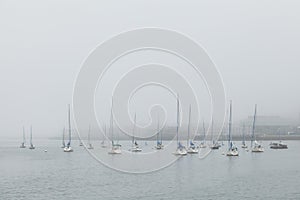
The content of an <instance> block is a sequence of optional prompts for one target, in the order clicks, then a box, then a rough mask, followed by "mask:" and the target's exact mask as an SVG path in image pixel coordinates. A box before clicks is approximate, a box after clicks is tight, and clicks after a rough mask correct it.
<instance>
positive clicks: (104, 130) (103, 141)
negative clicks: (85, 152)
mask: <svg viewBox="0 0 300 200" xmlns="http://www.w3.org/2000/svg"><path fill="white" fill-rule="evenodd" d="M105 137H106V124H104V135H103V139H102V142H104V140H105Z"/></svg>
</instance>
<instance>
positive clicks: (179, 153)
mask: <svg viewBox="0 0 300 200" xmlns="http://www.w3.org/2000/svg"><path fill="white" fill-rule="evenodd" d="M179 123H180V121H179V97H178V96H177V127H176V139H177V148H176V151H175V152H174V153H173V154H174V155H177V156H185V155H187V151H186V148H185V146H183V145H182V144H181V142H180V141H179V138H178V134H179Z"/></svg>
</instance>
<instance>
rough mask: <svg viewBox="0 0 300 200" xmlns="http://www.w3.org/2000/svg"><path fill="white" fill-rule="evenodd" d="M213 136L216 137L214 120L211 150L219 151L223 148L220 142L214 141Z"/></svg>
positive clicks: (212, 123)
mask: <svg viewBox="0 0 300 200" xmlns="http://www.w3.org/2000/svg"><path fill="white" fill-rule="evenodd" d="M213 136H214V120H212V122H211V140H212V145H211V146H210V148H211V149H212V150H215V149H219V148H220V147H221V145H220V144H219V142H218V141H215V140H214V139H213Z"/></svg>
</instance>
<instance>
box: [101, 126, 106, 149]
mask: <svg viewBox="0 0 300 200" xmlns="http://www.w3.org/2000/svg"><path fill="white" fill-rule="evenodd" d="M101 147H102V148H106V147H107V145H106V125H104V134H103V137H102V142H101Z"/></svg>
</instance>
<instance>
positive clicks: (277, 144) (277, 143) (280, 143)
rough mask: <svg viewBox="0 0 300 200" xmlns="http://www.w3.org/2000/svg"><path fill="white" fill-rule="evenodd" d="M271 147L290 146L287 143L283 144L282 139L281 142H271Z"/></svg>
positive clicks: (285, 147)
mask: <svg viewBox="0 0 300 200" xmlns="http://www.w3.org/2000/svg"><path fill="white" fill-rule="evenodd" d="M270 148H271V149H287V148H288V146H287V144H283V143H282V142H281V141H280V142H272V143H271V144H270Z"/></svg>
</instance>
